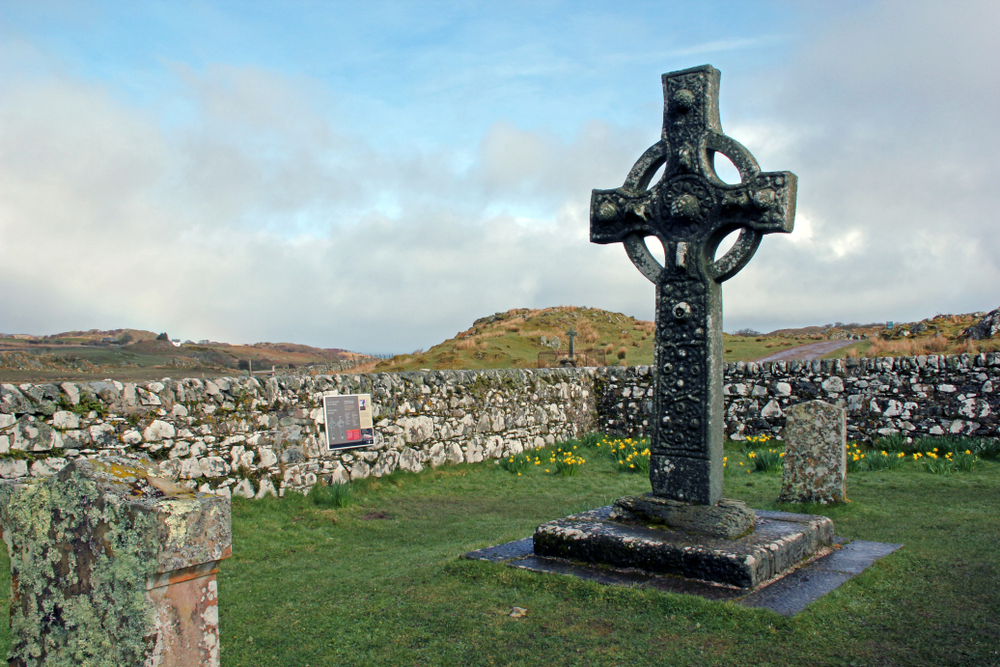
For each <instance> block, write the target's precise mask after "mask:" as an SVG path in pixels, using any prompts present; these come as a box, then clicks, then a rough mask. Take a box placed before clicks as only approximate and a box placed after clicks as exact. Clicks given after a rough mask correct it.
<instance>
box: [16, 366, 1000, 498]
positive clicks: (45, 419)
mask: <svg viewBox="0 0 1000 667" xmlns="http://www.w3.org/2000/svg"><path fill="white" fill-rule="evenodd" d="M652 383H653V376H652V370H651V369H650V367H648V366H639V367H634V368H618V367H608V368H601V369H587V368H584V369H542V370H502V371H426V372H414V373H399V374H394V373H384V374H369V375H321V376H299V377H279V378H274V377H272V378H270V379H268V380H266V381H262V380H260V379H257V378H250V377H241V378H227V379H216V380H200V379H194V378H189V379H185V380H170V379H164V380H162V381H159V382H147V383H139V384H133V383H121V382H112V381H104V382H91V383H79V384H76V383H69V382H64V383H62V384H60V385H54V384H39V385H20V386H14V385H9V384H4V385H2V386H0V477H3V478H13V477H22V476H26V475H32V476H46V475H51V474H53V473H54V472H56V471H58V470H59V469H61V468H62V467H63V466H64V465H66V462H67V461H68V460H70V459H72V458H75V457H80V456H94V455H99V454H102V453H104V454H110V453H119V454H140V453H144V454H147V455H149V456H150V457H151V458H152V459H153V460H154V461H156V462H157V464H158V465H159V466H160V469H161V470H162V471H163V473H164V474H165V475H168V476H170V477H174V478H176V479H179V480H181V481H182V482H184V483H185V484H187V485H188V486H193V487H197V488H199V489H202V490H214V491H216V492H217V493H220V494H222V495H232V494H237V495H243V496H255V497H261V496H263V495H266V494H268V493H283V490H284V489H296V490H304V489H306V488H308V487H310V486H311V485H312V484H314V483H315V482H316V481H317V480H318V479H320V478H323V479H325V480H327V481H328V482H338V481H347V480H350V479H359V478H363V477H366V476H369V475H376V476H381V475H385V474H388V473H390V472H392V471H394V470H396V469H400V468H401V469H404V470H411V471H418V470H420V469H421V468H422V467H423V466H426V465H432V466H436V465H441V464H443V463H461V462H478V461H482V460H485V459H489V458H498V457H501V456H506V455H509V454H512V453H517V452H520V451H523V450H525V449H533V448H537V447H541V446H543V445H545V444H551V443H554V442H558V441H561V440H565V439H568V438H570V437H573V436H575V435H578V434H581V433H583V432H586V431H590V430H600V431H604V432H608V433H614V434H621V435H633V436H642V435H647V434H648V433H649V432H650V430H651V424H652V409H653V391H652V389H653V387H652ZM994 387H997V388H998V389H1000V354H979V355H976V356H972V357H970V356H968V355H958V356H948V357H943V356H926V357H925V356H919V357H908V358H907V357H904V358H897V359H892V358H881V359H845V360H834V361H830V360H824V361H822V362H820V361H811V362H802V361H789V362H781V361H778V362H766V363H744V362H739V363H729V364H726V385H725V391H724V393H725V395H726V433H727V434H728V435H729V436H730V437H731V438H733V439H736V440H739V439H743V438H746V437H747V436H750V435H755V434H760V433H770V434H774V435H777V434H778V433H779V432H780V430H781V428H782V427H783V426H784V414H785V410H787V408H788V407H789V406H791V405H793V404H795V403H798V402H801V401H807V400H812V399H815V398H820V399H823V400H825V401H828V402H831V403H833V404H835V405H841V406H843V407H845V408H846V409H847V411H848V412H847V424H848V426H847V428H848V438H849V439H852V440H857V441H870V440H871V439H872V438H874V437H877V436H878V435H880V434H887V433H893V432H901V433H904V434H906V435H911V436H920V435H943V434H956V435H981V436H997V435H1000V419H998V415H1000V398H998V393H1000V392H997V391H994ZM324 393H332V394H351V393H369V394H371V395H372V402H373V404H374V414H375V421H376V424H375V431H376V439H375V446H374V447H372V448H370V449H364V450H349V451H347V452H343V453H328V452H324V451H323V450H324V448H323V447H322V444H323V442H324V440H323V438H324V431H323V428H324V425H323V411H322V409H321V404H322V397H323V394H324Z"/></svg>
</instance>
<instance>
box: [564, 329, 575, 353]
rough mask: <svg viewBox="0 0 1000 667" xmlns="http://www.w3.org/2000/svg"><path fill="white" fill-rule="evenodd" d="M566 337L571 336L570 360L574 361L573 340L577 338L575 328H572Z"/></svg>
mask: <svg viewBox="0 0 1000 667" xmlns="http://www.w3.org/2000/svg"><path fill="white" fill-rule="evenodd" d="M566 335H567V336H569V358H570V359H572V358H573V352H574V350H573V339H574V338H576V336H577V333H576V330H575V329H574V328H573V327H570V328H569V331H567V332H566Z"/></svg>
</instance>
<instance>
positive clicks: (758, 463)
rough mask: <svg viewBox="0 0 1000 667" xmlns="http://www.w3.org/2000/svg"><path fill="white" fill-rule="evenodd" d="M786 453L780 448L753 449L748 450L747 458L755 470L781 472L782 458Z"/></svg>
mask: <svg viewBox="0 0 1000 667" xmlns="http://www.w3.org/2000/svg"><path fill="white" fill-rule="evenodd" d="M784 456H785V453H784V452H783V451H781V450H780V449H774V448H768V449H753V450H751V451H749V452H747V460H748V461H749V463H750V468H751V469H752V470H753V471H754V472H780V471H781V459H782V458H783V457H784Z"/></svg>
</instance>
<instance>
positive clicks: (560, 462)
mask: <svg viewBox="0 0 1000 667" xmlns="http://www.w3.org/2000/svg"><path fill="white" fill-rule="evenodd" d="M586 462H587V460H586V459H585V458H583V457H582V456H580V455H579V454H577V453H576V447H575V446H574V447H573V448H572V449H565V450H564V449H563V448H561V447H560V448H559V449H557V450H556V451H554V452H552V454H551V456H550V457H549V466H550V467H549V468H547V469H546V470H545V472H549V471H551V470H554V471H555V474H557V475H563V476H565V477H572V476H573V475H575V474H576V473H577V472H579V470H580V467H581V466H582V465H583V464H584V463H586Z"/></svg>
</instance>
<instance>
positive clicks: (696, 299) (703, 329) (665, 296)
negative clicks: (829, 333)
mask: <svg viewBox="0 0 1000 667" xmlns="http://www.w3.org/2000/svg"><path fill="white" fill-rule="evenodd" d="M663 98H664V103H663V133H662V135H661V139H660V141H658V142H657V143H656V144H654V145H653V146H652V147H650V148H649V150H647V151H646V152H645V153H644V154H643V155H642V157H640V158H639V160H638V161H637V162H636V163H635V166H633V167H632V170H631V171H630V172H629V174H628V178H626V179H625V184H624V185H623V186H622V187H620V188H617V189H615V190H594V192H593V196H592V198H591V202H590V240H591V241H592V242H594V243H618V242H621V243H624V245H625V250H626V251H627V252H628V256H629V259H631V260H632V263H633V264H635V266H636V268H638V269H639V271H641V272H642V274H643V275H644V276H646V277H647V278H649V280H651V281H652V282H653V284H654V285H656V347H655V352H654V360H655V361H654V364H655V367H656V395H655V399H654V414H655V426H654V429H653V433H652V446H651V447H650V450H651V454H652V456H651V460H650V471H649V477H650V481H651V483H652V487H653V494H654V495H656V496H660V497H663V498H668V499H672V500H678V501H683V502H688V503H695V504H702V505H714V504H715V503H716V502H718V501H719V499H721V497H722V444H723V438H724V430H725V429H724V415H723V400H722V378H723V361H722V287H721V283H722V281H724V280H727V279H729V278H732V277H733V276H734V275H736V273H737V272H739V270H740V269H742V268H743V267H744V266H745V265H746V263H747V262H748V261H750V258H751V257H753V254H754V253H755V252H756V251H757V247H758V245H760V241H761V238H762V237H763V235H764V234H769V233H772V232H790V231H792V223H793V220H794V217H795V186H796V177H795V175H794V174H792V173H790V172H787V171H784V172H767V173H762V172H761V171H760V167H759V166H758V165H757V161H756V160H754V157H753V155H751V154H750V151H748V150H747V149H746V148H744V147H743V146H742V145H741V144H740V143H738V142H737V141H735V140H733V139H730V138H729V137H727V136H726V135H725V134H723V133H722V126H721V124H720V122H719V71H718V70H717V69H715V68H714V67H712V66H710V65H704V66H702V67H695V68H692V69H687V70H682V71H679V72H671V73H669V74H664V75H663ZM716 153H722V154H723V155H725V156H726V157H728V158H729V159H730V160H731V161H732V163H733V164H734V165H735V166H736V168H737V169H738V170H739V173H740V179H741V182H740V183H738V184H735V185H728V184H726V183H725V182H723V181H722V179H720V178H719V177H718V175H717V174H716V172H715V168H714V156H715V154H716ZM663 165H666V166H665V167H664V170H663V176H662V177H661V178H660V179H659V181H658V182H656V183H655V184H653V185H652V187H650V180H652V177H653V176H654V174H655V173H656V171H657V170H658V169H659V168H660V167H661V166H663ZM736 230H740V234H739V239H738V240H737V241H736V243H735V245H733V247H732V248H731V249H730V250H729V251H728V252H727V253H726V254H725V255H723V256H722V257H720V258H718V259H716V258H715V252H716V250H717V249H718V247H719V244H720V242H721V241H722V240H723V238H725V237H726V236H727V235H728V234H729V233H730V232H734V231H736ZM648 236H655V237H656V238H657V239H659V241H660V243H662V244H663V250H664V255H665V257H666V262H665V266H661V265H660V263H659V262H658V261H657V260H656V258H655V257H653V255H652V254H651V253H650V251H649V249H648V248H647V247H646V241H645V239H646V237H648Z"/></svg>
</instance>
